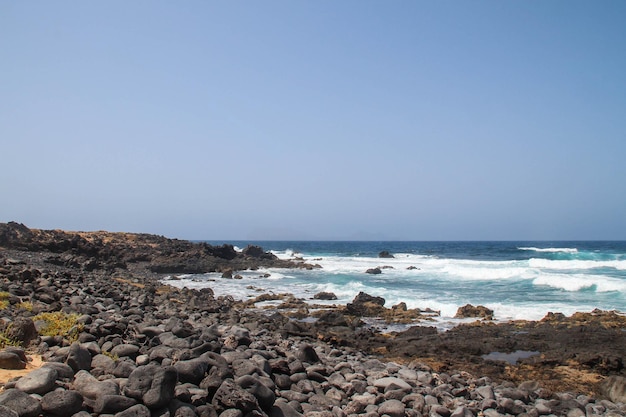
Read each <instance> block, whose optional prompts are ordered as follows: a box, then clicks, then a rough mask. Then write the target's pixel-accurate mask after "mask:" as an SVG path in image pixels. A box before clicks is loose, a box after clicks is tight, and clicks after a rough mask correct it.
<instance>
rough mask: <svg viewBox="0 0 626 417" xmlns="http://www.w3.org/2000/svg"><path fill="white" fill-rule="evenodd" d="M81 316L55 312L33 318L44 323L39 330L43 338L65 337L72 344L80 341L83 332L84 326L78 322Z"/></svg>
mask: <svg viewBox="0 0 626 417" xmlns="http://www.w3.org/2000/svg"><path fill="white" fill-rule="evenodd" d="M79 317H80V316H79V315H78V314H75V313H71V314H68V313H64V312H62V311H54V312H49V313H40V314H37V315H36V316H35V317H33V321H35V322H37V321H43V326H41V328H40V330H39V334H40V335H42V336H63V337H64V338H65V339H67V340H68V341H69V342H70V343H72V342H75V341H77V340H78V335H79V334H80V332H82V331H83V328H84V325H83V324H82V323H79V322H78V318H79Z"/></svg>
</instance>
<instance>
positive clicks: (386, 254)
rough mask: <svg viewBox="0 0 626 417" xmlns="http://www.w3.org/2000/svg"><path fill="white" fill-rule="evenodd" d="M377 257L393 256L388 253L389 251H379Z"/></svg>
mask: <svg viewBox="0 0 626 417" xmlns="http://www.w3.org/2000/svg"><path fill="white" fill-rule="evenodd" d="M378 257H379V258H394V256H393V255H392V254H391V253H389V251H386V250H384V251H381V252H380V253H379V254H378Z"/></svg>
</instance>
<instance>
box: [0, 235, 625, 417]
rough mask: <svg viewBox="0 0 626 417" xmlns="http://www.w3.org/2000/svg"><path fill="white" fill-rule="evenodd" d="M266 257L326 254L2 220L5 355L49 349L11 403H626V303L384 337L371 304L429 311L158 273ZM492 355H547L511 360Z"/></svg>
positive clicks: (42, 411)
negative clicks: (186, 284)
mask: <svg viewBox="0 0 626 417" xmlns="http://www.w3.org/2000/svg"><path fill="white" fill-rule="evenodd" d="M269 266H271V267H285V268H287V267H288V268H295V267H298V268H314V267H316V266H315V265H307V264H305V263H303V262H299V261H294V262H291V261H283V260H279V259H277V258H275V257H274V256H273V255H271V254H269V253H266V252H264V251H263V250H262V249H261V248H258V247H249V248H246V250H244V251H243V252H241V253H240V252H236V251H234V249H233V248H232V247H229V246H228V245H224V246H220V247H214V246H210V245H206V244H195V243H191V242H185V241H179V240H174V239H166V238H163V237H158V236H153V235H137V234H128V233H109V232H89V233H78V232H77V233H72V232H63V231H41V230H34V229H29V228H27V227H26V226H23V225H20V224H17V223H8V224H0V302H2V303H3V306H2V307H3V308H2V309H0V316H1V318H2V320H1V322H0V323H1V324H0V330H1V335H0V336H1V337H0V341H1V342H2V344H3V345H5V348H4V349H3V350H2V351H0V367H1V368H7V367H9V368H10V367H13V368H20V367H22V368H23V367H25V366H26V363H27V361H28V356H29V355H34V354H39V355H41V356H42V357H43V359H44V364H43V366H42V367H41V368H38V369H36V370H34V371H31V372H30V373H29V374H28V375H26V376H23V377H21V378H16V379H13V380H10V381H8V382H7V383H5V384H4V387H3V390H2V392H0V416H40V415H43V416H77V417H79V416H80V417H86V416H119V417H128V416H181V417H183V416H211V417H217V416H220V417H243V416H258V417H262V416H270V417H298V416H301V415H305V416H311V417H347V416H357V415H360V416H367V417H378V416H390V417H403V416H406V417H418V416H426V415H428V416H432V417H482V416H488V417H498V416H501V415H517V416H531V417H537V416H540V415H567V416H568V417H580V416H592V415H607V416H616V415H622V416H623V415H626V405H625V404H624V402H626V394H625V392H626V389H625V387H626V383H625V380H624V379H623V357H624V354H625V353H626V352H625V350H626V332H625V331H624V329H626V321H625V320H624V318H623V316H622V315H621V314H618V313H616V312H603V311H594V312H588V313H580V314H576V315H573V316H572V317H564V316H562V315H559V314H556V313H555V314H551V315H548V316H547V317H546V318H544V319H543V320H541V321H539V322H511V323H502V324H494V323H493V322H491V321H490V320H488V319H481V320H478V321H476V322H475V323H470V324H466V325H461V326H457V327H456V328H454V329H452V330H450V331H448V332H445V333H440V332H437V331H436V329H434V328H432V327H428V326H415V327H411V328H409V329H408V330H407V331H404V332H400V333H394V334H381V333H379V332H376V331H375V330H373V329H372V328H369V327H367V326H363V322H362V318H363V316H366V315H370V314H378V315H380V316H385V315H387V316H388V318H389V319H393V318H394V317H395V319H399V318H406V317H407V315H408V316H411V315H415V316H417V315H419V314H420V312H415V311H413V312H411V311H408V312H407V311H406V310H405V309H402V308H401V306H400V307H398V308H397V309H395V310H396V311H392V310H394V309H385V308H384V307H382V306H381V305H380V300H376V299H375V298H368V296H367V295H361V296H360V298H359V297H357V299H355V300H354V302H353V303H351V304H352V305H348V306H345V307H335V308H330V309H325V310H318V311H316V312H315V319H314V320H308V317H305V316H302V315H303V314H305V315H306V314H307V313H308V310H307V309H306V307H305V306H303V301H302V300H290V302H285V303H284V304H285V305H284V306H283V309H282V310H281V309H277V310H273V311H271V312H268V311H259V309H256V308H253V307H254V305H252V304H250V303H248V304H246V303H242V302H237V301H235V300H233V299H232V298H231V297H214V295H213V293H212V291H211V290H210V289H204V290H201V291H197V290H189V289H177V288H173V287H170V286H165V285H162V283H161V281H160V280H161V279H162V278H163V277H164V274H166V273H193V272H209V271H219V272H222V273H224V274H227V275H228V274H233V273H235V274H236V271H240V270H244V269H256V268H260V267H269ZM261 298H262V297H261ZM381 308H382V309H381ZM294 311H295V312H299V314H300V315H299V316H298V315H297V314H293V312H294ZM376 312H377V313H376ZM46 314H48V315H46ZM48 317H54V318H55V319H54V324H58V325H59V327H58V329H57V330H56V334H48V333H47V332H46V331H45V330H46V325H48V324H50V323H49V322H47V321H46V319H47V318H48ZM294 317H299V319H294ZM305 318H307V319H305ZM61 319H63V320H65V319H67V320H69V321H67V322H66V321H62V320H61ZM53 333H54V332H53ZM494 352H501V353H515V352H532V353H535V352H536V354H534V355H531V356H530V357H527V358H524V359H520V361H517V362H515V363H513V364H510V363H507V362H505V361H501V360H490V359H488V356H486V355H487V354H490V353H494ZM486 358H487V359H486ZM496 358H497V357H496Z"/></svg>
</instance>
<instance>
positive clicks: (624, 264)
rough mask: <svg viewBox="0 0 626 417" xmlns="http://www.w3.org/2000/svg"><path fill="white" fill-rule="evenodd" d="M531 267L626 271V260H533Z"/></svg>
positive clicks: (530, 260) (530, 262)
mask: <svg viewBox="0 0 626 417" xmlns="http://www.w3.org/2000/svg"><path fill="white" fill-rule="evenodd" d="M528 264H529V266H531V267H532V268H541V269H553V270H576V269H581V270H585V269H594V268H614V269H618V270H626V260H610V261H584V260H569V261H562V260H552V259H539V258H532V259H529V260H528Z"/></svg>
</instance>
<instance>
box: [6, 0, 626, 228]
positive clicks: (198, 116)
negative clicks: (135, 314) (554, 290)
mask: <svg viewBox="0 0 626 417" xmlns="http://www.w3.org/2000/svg"><path fill="white" fill-rule="evenodd" d="M0 154H1V158H0V161H1V162H0V196H1V199H0V221H3V222H6V221H10V220H15V221H19V222H22V223H25V224H26V225H27V226H30V227H35V228H46V229H47V228H62V229H69V230H103V229H104V230H112V231H132V232H148V233H156V234H163V235H166V236H170V237H178V238H187V239H224V240H227V239H348V240H349V239H405V240H454V239H462V240H465V239H469V240H474V239H476V240H483V239H495V240H498V239H506V240H516V239H626V1H623V0H617V1H609V0H607V1H604V0H603V1H591V0H589V1H575V0H574V1H572V0H547V1H500V0H498V1H445V0H444V1H419V0H417V1H404V0H398V1H378V0H377V1H367V0H346V1H325V0H324V1H292V0H285V1H245V2H244V1H220V2H214V1H204V0H203V1H183V2H175V1H130V2H128V1H103V2H91V1H90V2H85V1H73V2H68V1H54V2H52V1H28V2H23V1H7V0H3V1H0Z"/></svg>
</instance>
